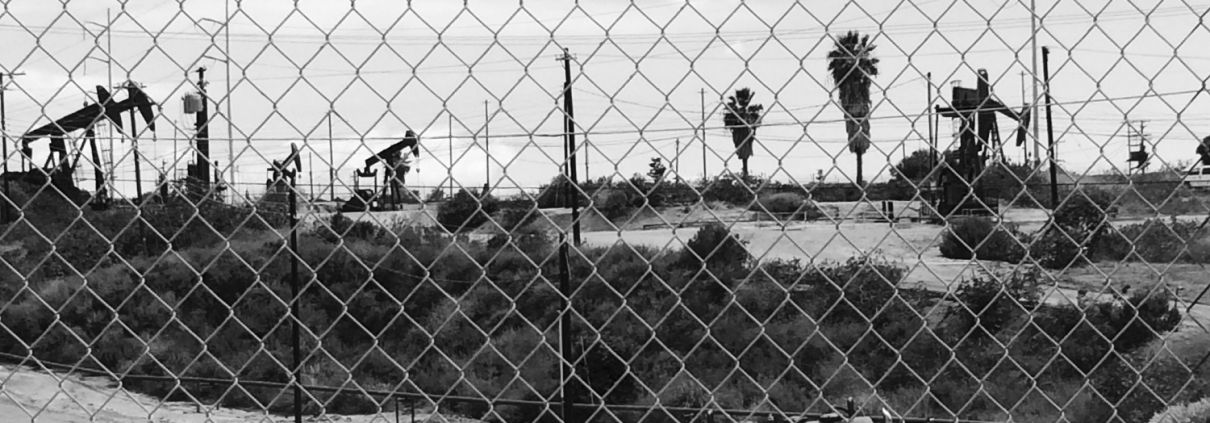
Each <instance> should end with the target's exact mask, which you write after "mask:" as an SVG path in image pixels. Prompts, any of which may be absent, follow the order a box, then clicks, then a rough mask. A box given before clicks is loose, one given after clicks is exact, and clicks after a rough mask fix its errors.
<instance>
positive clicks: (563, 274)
mask: <svg viewBox="0 0 1210 423" xmlns="http://www.w3.org/2000/svg"><path fill="white" fill-rule="evenodd" d="M555 60H558V61H562V62H563V131H564V134H565V136H564V139H563V176H564V177H566V178H569V179H570V180H569V181H568V182H565V183H564V184H563V193H564V196H563V198H564V199H566V200H565V201H570V202H571V222H572V234H573V238H572V239H573V242H575V244H576V245H577V246H579V245H580V210H579V204H580V192H579V183H577V181H576V154H575V151H576V136H575V129H576V127H575V117H574V115H573V111H572V99H571V61H572V57H571V54H570V53H569V52H568V51H567V49H566V48H564V49H563V55H561V56H559V57H558V58H556V59H555ZM559 238H560V240H559V241H560V242H559V273H560V275H559V276H560V277H559V294H560V295H559V297H560V298H561V304H559V305H560V313H559V362H560V366H559V370H560V372H559V373H560V375H559V397H560V398H559V399H560V400H561V401H562V407H560V408H559V413H560V415H559V418H560V420H561V421H563V422H566V423H571V422H572V421H573V417H572V416H573V414H574V413H575V410H574V409H572V400H573V398H572V396H571V393H570V392H569V390H568V386H567V385H568V384H570V383H571V381H572V373H573V372H574V371H575V369H574V368H573V367H572V366H570V365H569V364H568V363H571V358H570V357H569V356H570V355H571V336H572V334H571V330H572V327H571V300H570V298H571V282H570V271H569V269H568V252H567V250H568V245H567V234H566V233H563V234H561V235H560V237H559Z"/></svg>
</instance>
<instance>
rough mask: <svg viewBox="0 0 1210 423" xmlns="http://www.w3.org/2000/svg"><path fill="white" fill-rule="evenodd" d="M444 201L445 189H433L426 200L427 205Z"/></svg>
mask: <svg viewBox="0 0 1210 423" xmlns="http://www.w3.org/2000/svg"><path fill="white" fill-rule="evenodd" d="M442 200H445V187H437V188H433V190H432V191H430V192H429V196H428V197H427V198H425V199H424V201H425V202H426V203H437V202H440V201H442Z"/></svg>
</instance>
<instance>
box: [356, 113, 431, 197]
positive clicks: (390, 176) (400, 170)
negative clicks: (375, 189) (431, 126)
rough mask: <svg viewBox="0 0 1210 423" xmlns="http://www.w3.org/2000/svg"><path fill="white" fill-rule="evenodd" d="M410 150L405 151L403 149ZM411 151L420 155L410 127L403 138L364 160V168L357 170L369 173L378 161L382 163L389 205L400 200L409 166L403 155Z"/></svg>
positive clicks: (418, 146)
mask: <svg viewBox="0 0 1210 423" xmlns="http://www.w3.org/2000/svg"><path fill="white" fill-rule="evenodd" d="M405 149H407V150H410V151H407V152H405V151H404V150H405ZM407 153H411V154H412V156H413V157H420V139H419V137H417V136H416V133H414V132H412V131H411V130H410V129H409V130H408V131H407V132H406V133H405V134H404V137H403V140H401V141H399V142H396V143H395V144H392V145H391V146H390V147H387V148H385V149H383V150H382V151H379V152H378V153H377V154H374V155H372V156H370V157H368V158H366V160H365V170H363V171H359V173H360V174H363V175H368V174H371V172H372V171H371V169H370V168H372V167H373V166H374V165H376V164H378V163H379V162H382V163H384V164H385V165H386V166H385V168H386V169H385V171H384V172H383V187H382V188H383V191H384V192H383V194H385V195H384V197H386V199H387V201H386V202H388V203H390V205H391V207H395V206H397V205H398V204H400V203H401V202H402V192H403V190H404V189H406V188H405V186H406V185H405V183H404V181H405V179H404V178H405V177H406V175H407V172H408V170H410V169H411V167H409V166H408V163H407V161H406V160H404V156H405V155H406V154H407Z"/></svg>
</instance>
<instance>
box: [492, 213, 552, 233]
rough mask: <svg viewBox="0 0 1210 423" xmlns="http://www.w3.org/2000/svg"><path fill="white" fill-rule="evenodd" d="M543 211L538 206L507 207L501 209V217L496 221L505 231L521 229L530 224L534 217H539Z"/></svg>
mask: <svg viewBox="0 0 1210 423" xmlns="http://www.w3.org/2000/svg"><path fill="white" fill-rule="evenodd" d="M541 214H542V212H541V211H538V209H537V208H532V207H531V208H521V207H505V208H501V209H500V215H499V218H497V220H496V222H497V223H499V224H500V227H502V228H504V230H505V231H508V232H512V231H516V230H520V229H522V228H524V227H525V226H527V225H529V224H530V223H531V222H533V221H534V219H537V218H538V216H539V215H541Z"/></svg>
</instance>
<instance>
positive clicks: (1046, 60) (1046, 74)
mask: <svg viewBox="0 0 1210 423" xmlns="http://www.w3.org/2000/svg"><path fill="white" fill-rule="evenodd" d="M1042 78H1043V81H1042V83H1043V84H1044V85H1045V90H1046V141H1047V145H1048V146H1049V149H1050V153H1049V154H1050V207H1051V208H1052V210H1055V209H1057V208H1058V207H1059V183H1058V176H1057V173H1058V172H1057V169H1056V168H1055V161H1056V160H1058V157H1057V154H1056V151H1055V128H1054V121H1053V120H1051V114H1050V106H1051V98H1050V49H1049V48H1046V47H1045V46H1043V47H1042Z"/></svg>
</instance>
